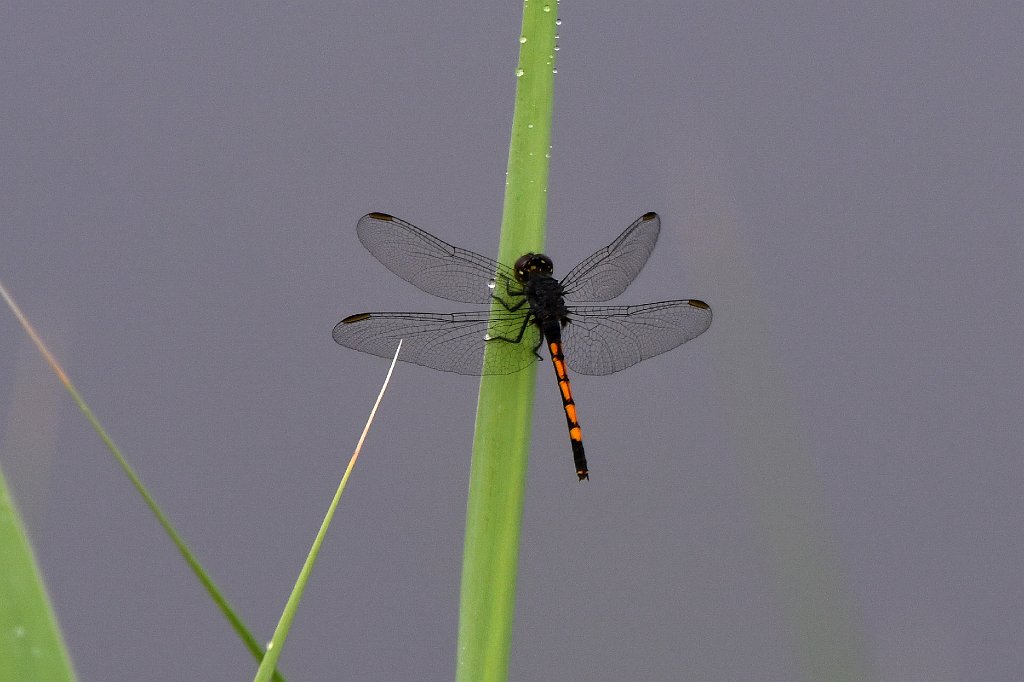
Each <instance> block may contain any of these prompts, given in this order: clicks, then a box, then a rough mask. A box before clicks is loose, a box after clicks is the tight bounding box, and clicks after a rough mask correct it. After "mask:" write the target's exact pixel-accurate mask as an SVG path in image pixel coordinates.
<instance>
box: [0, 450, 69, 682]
mask: <svg viewBox="0 0 1024 682" xmlns="http://www.w3.org/2000/svg"><path fill="white" fill-rule="evenodd" d="M0 599H2V600H3V605H2V607H0V680H26V681H30V680H52V681H53V682H63V681H64V680H74V679H76V678H75V671H74V670H73V669H72V667H71V659H70V658H69V657H68V652H67V649H66V648H65V646H64V640H63V638H62V637H61V633H60V625H59V624H58V622H57V616H56V615H55V614H54V612H53V607H52V606H51V604H50V599H49V596H48V595H47V593H46V586H45V585H44V584H43V579H42V576H41V574H40V573H39V567H38V566H37V564H36V559H35V555H34V554H33V552H32V546H31V545H30V544H29V541H28V534H27V533H26V532H25V527H24V524H23V523H22V521H21V515H20V514H18V509H17V507H16V506H15V504H14V500H13V499H11V496H10V493H9V491H8V489H7V481H6V480H5V478H4V475H3V470H0Z"/></svg>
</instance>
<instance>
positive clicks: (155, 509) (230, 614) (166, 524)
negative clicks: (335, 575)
mask: <svg viewBox="0 0 1024 682" xmlns="http://www.w3.org/2000/svg"><path fill="white" fill-rule="evenodd" d="M0 298H3V299H4V301H5V302H6V303H7V305H8V306H9V307H10V309H11V311H12V312H13V313H14V315H15V317H17V318H18V322H20V323H21V326H22V327H23V328H24V329H25V332H26V333H27V334H28V335H29V338H31V339H32V342H33V343H34V344H35V345H36V347H37V348H38V349H39V352H40V353H42V355H43V357H44V358H45V359H46V362H47V363H48V364H49V365H50V368H51V369H53V371H54V373H55V374H56V375H57V378H58V379H59V380H60V382H61V383H62V384H63V385H64V388H65V389H66V390H67V392H68V393H70V394H71V398H72V400H74V401H75V404H76V405H78V409H79V410H81V411H82V414H84V415H85V418H86V419H88V420H89V423H90V424H91V425H92V427H93V429H94V430H95V431H96V433H97V434H99V437H100V439H101V440H102V441H103V443H104V444H105V445H106V446H107V449H108V450H110V452H111V454H112V455H114V459H116V460H117V463H118V464H119V465H120V467H121V469H122V470H123V471H124V473H125V475H127V476H128V479H129V480H130V481H131V483H132V485H133V486H134V487H135V490H136V491H138V493H139V495H141V496H142V499H143V501H144V502H145V503H146V506H148V507H149V509H150V511H151V512H152V513H153V515H154V516H155V517H156V520H157V521H158V522H159V523H160V525H161V526H162V527H163V529H164V532H165V533H167V535H168V536H169V537H170V538H171V542H173V543H174V546H175V547H177V548H178V551H179V552H180V553H181V556H182V557H183V558H184V559H185V562H186V563H187V564H188V565H189V567H190V568H191V569H192V572H193V573H194V574H195V576H196V578H198V579H199V582H200V583H202V585H203V587H204V588H206V591H207V593H208V594H209V595H210V598H211V599H213V601H214V603H215V604H216V605H217V607H218V608H219V609H220V610H221V613H222V614H223V615H224V617H225V618H227V620H228V622H229V623H231V627H232V628H234V630H235V632H236V633H237V634H238V636H239V637H240V638H241V639H242V643H243V644H244V645H245V647H246V648H247V649H248V650H249V651H250V653H252V655H253V657H255V658H256V660H262V659H263V653H264V652H263V647H262V646H260V643H259V641H257V639H256V638H255V637H254V636H253V634H252V633H251V632H250V631H249V629H248V628H247V627H246V626H245V623H243V622H242V619H241V618H240V617H239V616H238V614H236V613H235V611H234V609H232V608H231V605H230V604H229V603H228V600H227V599H226V598H225V597H224V595H223V594H221V591H220V590H219V589H218V588H217V585H216V584H215V583H214V582H213V579H212V578H211V577H210V576H209V574H207V572H206V570H205V569H203V567H202V565H201V564H200V563H199V560H198V559H196V557H195V556H194V555H193V554H192V551H191V550H190V549H189V548H188V545H186V544H185V541H184V540H183V539H182V537H181V535H180V534H179V533H178V531H177V529H175V528H174V526H173V525H172V524H171V521H170V519H168V518H167V515H166V514H164V512H163V510H162V509H160V507H159V506H158V505H157V503H156V500H155V499H154V498H153V496H152V495H151V494H150V492H149V490H148V489H147V488H146V486H145V485H143V483H142V481H141V479H139V476H138V474H136V473H135V470H134V469H133V468H132V467H131V465H130V464H128V460H126V459H125V458H124V456H123V455H122V454H121V450H120V449H119V448H118V447H117V445H116V444H115V443H114V441H113V439H111V437H110V436H109V435H108V434H107V432H106V429H104V428H103V425H102V424H100V422H99V420H98V419H97V418H96V415H94V414H93V412H92V410H91V409H90V408H89V406H88V405H87V404H86V402H85V399H84V398H82V396H81V395H80V394H79V393H78V389H76V388H75V386H74V384H72V383H71V379H69V378H68V375H67V374H66V373H65V372H64V369H63V368H62V367H61V366H60V364H59V363H58V362H57V359H56V358H55V357H54V356H53V354H52V353H51V352H50V350H49V349H48V348H47V347H46V344H44V343H43V340H42V338H40V336H39V334H37V333H36V330H35V328H33V327H32V325H31V324H30V323H29V321H28V318H26V317H25V315H24V313H22V311H21V308H19V307H18V304H17V303H15V302H14V299H13V298H11V295H10V294H9V293H8V292H7V289H5V288H4V286H3V284H0ZM0 658H2V656H0ZM14 679H21V678H14ZM26 679H31V678H26ZM44 679H45V678H44ZM275 679H276V680H281V681H282V682H283V679H284V678H283V677H281V676H280V675H275Z"/></svg>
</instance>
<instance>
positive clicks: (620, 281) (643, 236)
mask: <svg viewBox="0 0 1024 682" xmlns="http://www.w3.org/2000/svg"><path fill="white" fill-rule="evenodd" d="M659 232H661V219H660V218H659V217H658V214H657V213H645V214H644V215H642V216H640V218H638V219H637V221H636V222H634V223H633V224H632V225H630V226H629V227H627V228H626V230H625V232H623V233H622V234H620V235H619V236H618V237H617V238H616V239H615V241H613V242H612V243H611V244H609V245H608V246H606V247H604V248H603V249H601V250H600V251H598V252H597V253H595V254H594V255H592V256H590V257H589V258H587V259H585V260H584V261H583V262H582V263H580V264H579V265H577V266H576V267H575V268H573V269H572V270H571V271H570V272H569V274H568V275H566V276H565V277H564V278H563V279H562V287H563V288H564V289H565V298H566V300H569V301H607V300H610V299H613V298H615V297H616V296H618V295H619V294H621V293H622V292H623V291H625V290H626V287H628V286H629V283H630V282H632V281H633V280H634V279H636V276H637V275H638V274H640V270H642V269H643V267H644V263H646V262H647V257H648V256H650V255H651V251H652V250H653V249H654V245H655V244H656V243H657V242H658V233H659Z"/></svg>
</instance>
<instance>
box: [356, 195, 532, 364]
mask: <svg viewBox="0 0 1024 682" xmlns="http://www.w3.org/2000/svg"><path fill="white" fill-rule="evenodd" d="M356 233H357V234H358V235H359V241H360V242H362V244H363V246H365V247H366V250H367V251H369V252H370V253H371V254H372V255H373V257H374V258H376V259H377V260H379V261H380V262H381V263H382V264H383V265H384V267H386V268H387V269H388V270H390V271H391V272H393V273H395V274H396V275H398V276H399V277H401V278H402V279H404V280H405V281H406V282H409V283H410V284H412V285H413V286H415V287H418V288H419V289H422V290H423V291H425V292H427V293H428V294H433V295H434V296H440V297H441V298H447V299H448V300H450V301H461V302H463V303H489V302H490V300H491V293H492V290H491V289H490V288H489V287H488V286H487V285H488V282H490V281H491V280H492V279H495V278H496V279H497V280H498V281H499V282H500V286H501V288H500V289H498V291H503V290H504V291H508V290H509V284H510V283H513V282H514V281H515V277H514V274H513V272H512V270H511V269H510V268H508V267H506V266H504V265H501V264H500V263H498V262H497V261H496V260H493V259H491V258H488V257H487V256H481V255H480V254H478V253H474V252H472V251H467V250H466V249H460V248H458V247H457V246H452V245H451V244H449V243H447V242H444V241H441V240H440V239H438V238H437V237H435V236H433V235H431V234H429V233H427V232H424V231H423V230H421V229H420V228H418V227H416V226H415V225H411V224H409V223H407V222H405V221H404V220H401V219H399V218H396V217H394V216H391V215H388V214H386V213H368V214H366V215H364V216H363V217H362V218H360V219H359V223H358V224H357V225H356ZM513 288H516V287H515V285H514V284H513ZM391 352H392V353H393V352H394V351H391ZM403 354H404V353H403ZM388 357H391V356H390V355H388Z"/></svg>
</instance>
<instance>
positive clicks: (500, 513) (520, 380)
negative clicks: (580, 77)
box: [456, 0, 557, 682]
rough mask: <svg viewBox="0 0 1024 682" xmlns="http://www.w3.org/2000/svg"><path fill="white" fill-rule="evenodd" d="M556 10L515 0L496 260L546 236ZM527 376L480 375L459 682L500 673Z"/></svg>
mask: <svg viewBox="0 0 1024 682" xmlns="http://www.w3.org/2000/svg"><path fill="white" fill-rule="evenodd" d="M556 18H557V3H556V2H554V1H552V2H549V3H544V2H538V1H537V0H533V1H530V0H527V1H526V2H524V4H523V28H522V33H521V36H520V48H519V67H518V69H517V70H516V100H515V111H514V113H513V118H512V139H511V143H510V145H509V158H508V175H507V181H506V185H505V205H504V210H503V214H502V224H501V244H500V247H499V254H498V257H499V260H501V261H502V262H504V263H511V262H513V261H515V260H516V259H517V258H518V257H519V256H521V255H522V254H523V253H526V252H528V251H540V250H541V248H542V246H543V243H544V221H545V215H546V212H547V180H548V156H549V154H548V152H549V149H550V146H549V145H550V140H551V111H552V106H553V95H554V73H553V71H554V66H555V64H554V61H555V50H554V47H555V20H556ZM489 351H490V349H489ZM489 351H488V352H489ZM484 361H485V363H486V362H487V358H486V356H485V360H484ZM535 375H536V371H535V370H534V369H529V370H526V371H522V372H517V373H515V374H510V375H498V376H485V377H484V378H483V379H482V380H481V382H480V395H479V400H478V403H477V416H476V434H475V436H474V441H473V461H472V465H471V467H470V481H469V500H468V503H467V509H466V539H465V548H464V553H463V563H462V592H461V598H460V605H459V643H458V658H457V668H456V679H457V680H460V681H462V682H479V681H480V680H504V679H506V678H507V677H508V662H509V652H510V651H511V646H512V627H513V622H514V615H515V586H516V568H517V564H518V559H519V533H520V525H521V522H522V511H523V496H524V491H525V486H526V461H527V455H528V452H529V443H530V421H531V414H532V410H533V391H534V378H535Z"/></svg>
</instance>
